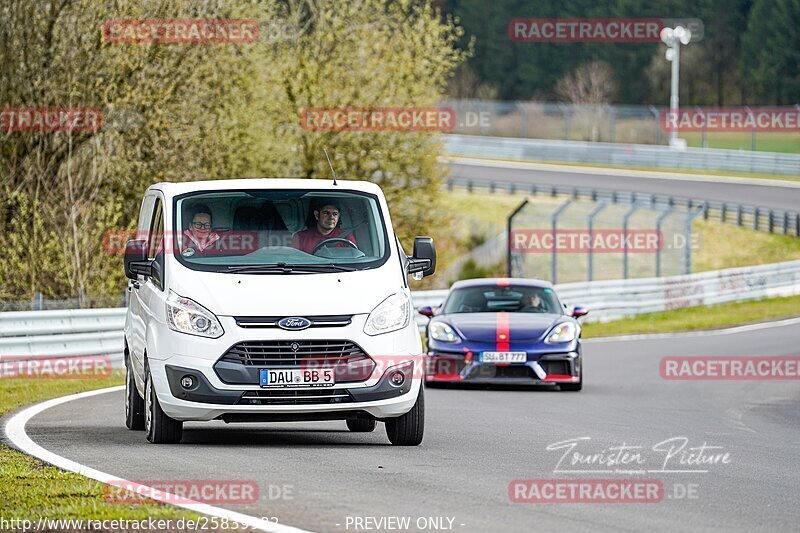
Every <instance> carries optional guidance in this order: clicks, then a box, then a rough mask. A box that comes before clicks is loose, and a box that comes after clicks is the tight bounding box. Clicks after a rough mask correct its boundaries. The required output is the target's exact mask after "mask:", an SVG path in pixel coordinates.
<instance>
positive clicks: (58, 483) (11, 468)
mask: <svg viewBox="0 0 800 533" xmlns="http://www.w3.org/2000/svg"><path fill="white" fill-rule="evenodd" d="M123 383H124V377H123V375H122V374H121V373H115V374H114V375H112V376H110V377H102V378H85V379H74V378H73V379H66V378H63V379H62V378H47V379H35V378H22V379H20V378H3V379H0V414H5V413H7V412H8V411H11V410H13V409H16V408H19V407H22V406H25V405H28V404H32V403H37V402H40V401H44V400H48V399H50V398H56V397H59V396H65V395H68V394H74V393H78V392H84V391H88V390H95V389H102V388H105V387H111V386H114V385H122V384H123ZM119 423H120V424H122V423H123V421H122V420H120V421H119ZM140 436H141V435H140ZM142 438H143V437H142ZM0 486H2V487H3V489H2V490H0V509H2V510H3V513H2V514H3V517H4V518H5V519H7V520H10V519H12V518H14V519H19V520H22V519H27V520H33V521H35V520H38V519H39V518H45V519H55V520H58V519H66V520H70V519H78V520H104V519H119V518H124V519H127V520H146V519H148V518H151V517H152V518H154V519H161V518H164V519H179V518H186V519H197V518H198V517H199V515H197V514H195V513H192V512H189V511H186V510H184V509H179V508H177V507H173V506H170V505H164V504H160V503H157V502H155V501H143V502H142V503H136V504H128V503H125V504H121V503H115V502H113V500H112V501H106V500H105V498H104V487H105V485H104V484H103V483H100V482H97V481H94V480H92V479H89V478H86V477H83V476H80V475H78V474H74V473H72V472H65V471H63V470H60V469H58V468H56V467H53V466H49V465H46V464H44V463H42V462H41V461H39V460H38V459H35V458H33V457H30V456H28V455H26V454H24V453H20V452H18V451H16V450H14V449H12V448H9V447H8V446H0Z"/></svg>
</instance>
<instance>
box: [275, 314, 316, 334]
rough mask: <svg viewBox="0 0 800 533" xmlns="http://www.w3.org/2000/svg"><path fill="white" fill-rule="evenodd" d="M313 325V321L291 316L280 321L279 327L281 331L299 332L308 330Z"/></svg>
mask: <svg viewBox="0 0 800 533" xmlns="http://www.w3.org/2000/svg"><path fill="white" fill-rule="evenodd" d="M310 325H311V321H310V320H309V319H307V318H303V317H299V316H290V317H286V318H283V319H281V320H279V321H278V327H279V328H281V329H288V330H290V331H298V330H301V329H306V328H307V327H309V326H310Z"/></svg>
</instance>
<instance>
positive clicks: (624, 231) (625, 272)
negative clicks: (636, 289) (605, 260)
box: [622, 204, 639, 279]
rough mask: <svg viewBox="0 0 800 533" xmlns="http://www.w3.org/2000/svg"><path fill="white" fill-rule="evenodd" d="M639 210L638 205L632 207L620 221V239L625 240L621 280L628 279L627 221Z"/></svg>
mask: <svg viewBox="0 0 800 533" xmlns="http://www.w3.org/2000/svg"><path fill="white" fill-rule="evenodd" d="M638 210H639V206H638V205H635V204H634V205H632V206H631V208H630V209H629V210H628V212H627V213H625V216H624V217H623V219H622V238H623V239H625V242H624V243H623V246H622V250H623V256H622V278H623V279H628V220H629V219H630V218H631V216H633V214H634V213H635V212H636V211H638Z"/></svg>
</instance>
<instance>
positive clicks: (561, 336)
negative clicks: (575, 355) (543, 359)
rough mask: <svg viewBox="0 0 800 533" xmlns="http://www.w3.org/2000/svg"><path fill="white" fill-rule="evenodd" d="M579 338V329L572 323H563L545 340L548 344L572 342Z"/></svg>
mask: <svg viewBox="0 0 800 533" xmlns="http://www.w3.org/2000/svg"><path fill="white" fill-rule="evenodd" d="M577 336H578V327H577V326H576V325H575V324H574V323H572V322H562V323H561V324H558V325H557V326H556V327H554V328H553V329H551V330H550V333H548V334H547V338H546V339H545V340H544V342H546V343H547V344H561V343H564V342H572V341H574V340H575V337H577Z"/></svg>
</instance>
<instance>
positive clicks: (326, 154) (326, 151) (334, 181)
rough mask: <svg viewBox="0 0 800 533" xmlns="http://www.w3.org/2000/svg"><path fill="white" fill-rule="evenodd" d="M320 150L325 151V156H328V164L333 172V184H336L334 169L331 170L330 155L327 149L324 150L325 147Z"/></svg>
mask: <svg viewBox="0 0 800 533" xmlns="http://www.w3.org/2000/svg"><path fill="white" fill-rule="evenodd" d="M322 151H323V152H325V157H327V158H328V164H329V165H330V167H331V174H333V184H334V185H336V171H335V170H333V163H331V156H329V155H328V150H326V149H325V148H323V149H322Z"/></svg>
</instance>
